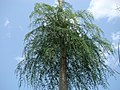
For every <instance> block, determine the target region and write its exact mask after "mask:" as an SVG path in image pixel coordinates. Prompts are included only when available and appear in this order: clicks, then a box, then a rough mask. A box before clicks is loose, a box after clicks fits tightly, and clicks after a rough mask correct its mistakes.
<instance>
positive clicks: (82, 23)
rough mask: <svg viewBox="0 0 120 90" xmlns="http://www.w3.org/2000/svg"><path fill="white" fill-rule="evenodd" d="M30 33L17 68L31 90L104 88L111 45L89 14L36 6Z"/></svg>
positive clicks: (65, 5)
mask: <svg viewBox="0 0 120 90" xmlns="http://www.w3.org/2000/svg"><path fill="white" fill-rule="evenodd" d="M30 18H31V20H32V23H31V26H32V31H31V32H29V33H28V34H27V35H26V37H25V42H26V46H25V48H24V57H25V58H24V60H22V61H21V62H20V63H19V64H18V66H17V69H16V73H17V75H18V76H19V82H20V86H21V84H22V82H23V81H25V82H27V84H28V85H30V86H32V87H33V88H34V90H58V87H59V90H68V89H69V90H73V89H75V90H89V89H92V88H93V89H97V88H98V85H102V86H103V87H107V83H108V82H107V77H108V76H109V75H113V74H114V71H113V70H112V69H111V68H110V67H109V66H107V65H106V64H105V59H107V58H106V56H105V53H108V54H113V53H114V52H113V49H112V46H111V44H110V43H109V42H108V41H107V40H106V39H105V38H104V37H103V35H102V34H103V32H102V30H101V29H100V28H99V27H98V26H96V25H95V24H94V23H93V22H92V21H93V20H94V18H93V16H92V15H91V13H90V12H88V11H85V10H84V11H74V10H73V9H72V6H71V5H69V4H68V3H66V2H63V3H62V4H61V6H50V5H47V4H44V3H36V4H35V7H34V11H33V12H32V14H31V15H30Z"/></svg>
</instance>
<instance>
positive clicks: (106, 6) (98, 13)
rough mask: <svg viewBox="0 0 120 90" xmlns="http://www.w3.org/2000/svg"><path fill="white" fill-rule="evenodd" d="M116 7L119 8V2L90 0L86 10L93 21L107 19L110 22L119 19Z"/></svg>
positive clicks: (119, 12)
mask: <svg viewBox="0 0 120 90" xmlns="http://www.w3.org/2000/svg"><path fill="white" fill-rule="evenodd" d="M117 6H120V0H91V2H90V5H89V7H88V10H90V11H91V12H92V14H93V15H94V17H95V19H100V18H108V20H109V21H110V20H112V19H114V18H117V17H120V11H118V10H116V8H117Z"/></svg>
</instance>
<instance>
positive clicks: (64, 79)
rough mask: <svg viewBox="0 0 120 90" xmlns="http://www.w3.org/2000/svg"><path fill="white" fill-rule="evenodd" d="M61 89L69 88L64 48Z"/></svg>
mask: <svg viewBox="0 0 120 90" xmlns="http://www.w3.org/2000/svg"><path fill="white" fill-rule="evenodd" d="M59 90H68V82H67V57H66V50H65V49H64V48H62V50H61V58H60V77H59Z"/></svg>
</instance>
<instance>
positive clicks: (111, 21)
mask: <svg viewBox="0 0 120 90" xmlns="http://www.w3.org/2000/svg"><path fill="white" fill-rule="evenodd" d="M66 1H68V2H69V3H70V4H72V5H73V8H74V9H75V10H80V9H82V10H84V9H85V10H89V11H91V12H92V14H93V15H94V17H95V21H94V22H95V23H96V24H97V25H98V26H99V27H101V29H102V30H103V31H104V35H105V37H106V38H107V39H108V40H110V42H111V44H113V45H114V46H115V49H116V50H117V47H118V46H117V43H118V41H119V39H120V11H118V10H116V8H117V7H119V6H120V0H66ZM36 2H44V3H47V4H51V5H54V4H55V0H0V56H1V59H0V90H19V88H18V84H17V79H16V76H15V73H14V72H15V68H16V65H17V64H18V62H19V61H21V60H22V59H23V57H22V51H23V47H24V37H25V34H26V33H28V32H29V31H30V28H29V24H30V20H29V15H30V13H31V12H32V10H33V7H34V4H35V3H36ZM107 56H108V55H107ZM106 63H107V64H108V65H110V66H111V67H112V68H113V69H115V70H117V71H119V72H120V68H119V67H118V65H119V63H118V57H117V54H116V55H115V57H112V56H108V61H106ZM108 81H109V83H110V86H109V90H120V85H119V84H120V75H116V79H115V78H110V79H109V80H108ZM99 89H100V90H106V89H103V88H101V87H100V88H99ZM20 90H31V89H29V88H26V87H24V86H23V87H22V88H21V89H20Z"/></svg>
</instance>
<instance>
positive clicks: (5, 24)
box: [4, 19, 10, 27]
mask: <svg viewBox="0 0 120 90" xmlns="http://www.w3.org/2000/svg"><path fill="white" fill-rule="evenodd" d="M9 24H10V21H9V20H8V19H7V20H6V21H5V23H4V27H7V26H8V25H9Z"/></svg>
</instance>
